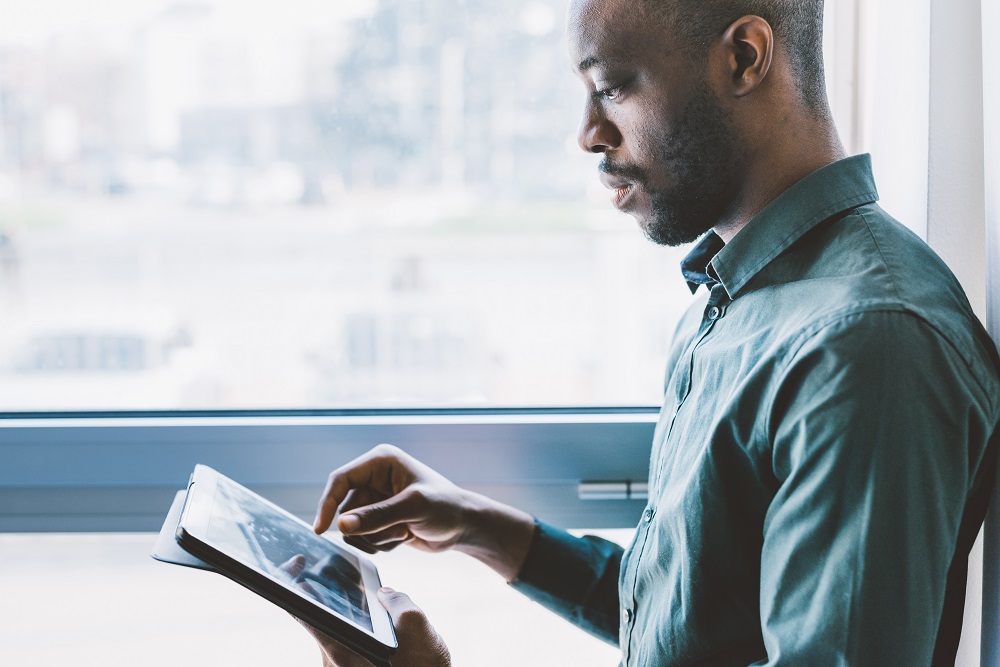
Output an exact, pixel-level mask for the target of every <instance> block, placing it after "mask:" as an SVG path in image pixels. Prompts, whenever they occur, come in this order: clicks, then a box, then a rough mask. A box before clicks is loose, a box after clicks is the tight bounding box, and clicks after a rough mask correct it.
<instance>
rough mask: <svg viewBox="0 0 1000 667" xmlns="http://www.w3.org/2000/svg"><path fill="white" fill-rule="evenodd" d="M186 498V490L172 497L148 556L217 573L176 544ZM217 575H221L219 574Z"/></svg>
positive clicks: (164, 561)
mask: <svg viewBox="0 0 1000 667" xmlns="http://www.w3.org/2000/svg"><path fill="white" fill-rule="evenodd" d="M186 496H187V490H181V491H178V492H177V495H175V496H174V501H173V502H172V503H170V511H169V512H167V518H166V520H165V521H164V522H163V527H162V528H160V534H159V535H157V536H156V544H154V545H153V553H152V554H150V555H151V556H152V557H153V558H155V559H156V560H158V561H161V562H163V563H171V564H173V565H183V566H184V567H193V568H196V569H198V570H208V571H209V572H218V570H216V569H215V568H214V567H212V566H211V565H209V564H208V563H206V562H205V561H203V560H201V559H199V558H195V557H194V556H192V555H191V554H189V553H188V552H187V551H184V549H182V548H181V545H179V544H177V537H176V533H177V524H179V523H180V522H181V510H183V509H184V498H185V497H186ZM219 574H222V573H221V572H219Z"/></svg>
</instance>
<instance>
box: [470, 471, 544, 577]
mask: <svg viewBox="0 0 1000 667" xmlns="http://www.w3.org/2000/svg"><path fill="white" fill-rule="evenodd" d="M464 493H465V498H464V499H463V500H464V502H463V503H462V507H463V514H464V516H463V525H464V530H463V534H462V537H461V538H460V539H459V542H458V544H457V545H456V546H455V548H456V549H457V550H458V551H461V552H462V553H465V554H468V555H470V556H472V557H473V558H475V559H477V560H479V561H481V562H483V563H485V564H486V565H489V566H490V567H491V568H493V570H495V571H496V572H497V574H499V575H500V576H502V577H503V578H504V579H505V580H506V581H508V582H509V581H513V580H514V579H516V578H517V575H518V573H519V572H520V571H521V567H522V566H523V565H524V561H525V559H526V558H527V555H528V551H529V549H530V548H531V541H532V538H533V537H534V534H535V518H534V517H533V516H531V515H530V514H528V513H527V512H524V511H522V510H519V509H517V508H515V507H511V506H509V505H504V504H503V503H500V502H497V501H495V500H493V499H491V498H488V497H486V496H483V495H481V494H478V493H473V492H471V491H464Z"/></svg>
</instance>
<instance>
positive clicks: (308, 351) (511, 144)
mask: <svg viewBox="0 0 1000 667" xmlns="http://www.w3.org/2000/svg"><path fill="white" fill-rule="evenodd" d="M564 12H565V0H519V1H517V2H502V3H497V2H478V1H472V0H467V1H461V0H455V1H452V2H439V1H437V0H368V1H361V2H351V3H342V2H329V1H320V0H283V1H282V2H271V1H269V2H259V3H246V2H241V1H239V0H195V1H191V2H187V1H185V2H180V1H174V0H95V2H91V3H84V4H81V3H77V2H72V1H71V0H9V1H8V2H7V3H6V4H5V12H4V15H5V18H4V21H3V22H2V25H0V319H2V321H3V322H4V326H3V327H2V328H0V410H59V409H143V408H164V409H171V408H261V407H267V408H282V407H352V406H421V405H432V406H462V405H566V404H571V405H587V404H656V403H658V402H659V395H660V392H661V386H662V374H663V361H664V357H665V349H666V344H667V341H668V340H669V338H670V335H671V333H672V330H673V327H674V325H675V322H676V320H677V318H678V317H679V315H680V313H681V312H682V311H683V309H684V307H685V305H686V304H687V303H688V302H689V301H690V298H691V297H690V294H689V293H688V292H687V290H686V288H685V286H684V284H683V281H682V280H681V278H680V273H679V271H678V269H677V262H678V260H679V258H680V257H681V256H682V254H683V252H682V251H679V250H669V249H663V248H657V247H654V246H653V245H652V244H650V243H649V242H648V241H646V240H645V239H644V238H643V236H642V234H641V232H640V231H639V230H638V229H637V227H636V225H635V223H634V222H633V221H632V220H631V218H628V217H626V216H623V215H621V214H619V213H617V212H615V211H614V209H613V208H612V207H611V205H610V203H609V195H608V193H607V191H605V190H604V188H603V187H602V186H601V185H600V183H599V182H598V180H597V173H596V169H595V167H596V164H597V159H596V157H595V156H587V155H584V154H583V153H582V152H581V151H580V150H579V148H578V147H577V145H576V140H575V132H576V127H577V125H578V121H579V113H580V110H581V108H582V104H581V103H582V99H583V90H582V88H580V85H579V83H578V82H577V81H576V80H575V77H574V76H573V75H572V73H571V71H570V68H569V65H568V62H567V58H566V55H565V44H564V40H563V20H564V18H563V17H564Z"/></svg>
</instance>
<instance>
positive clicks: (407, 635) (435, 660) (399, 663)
mask: <svg viewBox="0 0 1000 667" xmlns="http://www.w3.org/2000/svg"><path fill="white" fill-rule="evenodd" d="M378 599H379V601H380V602H381V603H382V606H383V607H385V608H386V610H387V611H388V612H389V616H391V617H392V625H393V627H394V628H395V629H396V641H397V642H398V643H399V650H398V651H396V653H395V655H393V656H392V667H450V666H451V653H449V652H448V647H447V646H445V643H444V640H443V639H441V635H439V634H438V633H437V631H436V630H435V629H434V628H433V626H431V624H430V622H429V621H428V620H427V617H426V616H424V612H423V611H421V610H420V607H418V606H417V605H415V604H413V600H411V599H410V598H409V596H408V595H406V594H405V593H397V592H396V591H394V590H392V589H389V588H381V589H379V592H378ZM299 623H301V624H302V627H304V628H305V629H306V630H307V631H309V634H311V635H312V636H313V638H314V639H315V640H316V643H317V644H319V650H320V653H321V654H322V656H323V667H374V665H372V663H370V662H369V661H368V660H365V659H364V658H362V657H361V656H359V655H358V654H357V653H355V652H354V651H352V650H351V649H349V648H347V647H346V646H344V645H343V644H341V643H340V642H338V641H337V640H336V639H334V638H332V637H330V636H328V635H325V634H323V633H322V632H320V631H319V630H317V629H316V628H314V627H312V626H311V625H309V624H308V623H303V622H302V621H299Z"/></svg>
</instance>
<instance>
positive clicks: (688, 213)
mask: <svg viewBox="0 0 1000 667" xmlns="http://www.w3.org/2000/svg"><path fill="white" fill-rule="evenodd" d="M735 153H736V140H735V132H734V130H733V127H732V124H731V123H730V120H729V117H728V116H727V115H726V113H725V111H724V110H723V109H722V107H721V106H720V105H719V102H718V100H717V99H716V97H715V96H714V95H713V94H712V92H711V91H710V90H709V89H708V86H707V85H705V84H701V86H699V87H698V88H697V89H696V90H695V91H694V92H693V93H692V95H691V97H690V99H689V100H688V103H687V105H686V106H685V107H684V109H683V111H682V112H681V115H680V117H679V118H678V119H677V121H676V123H675V124H674V128H673V130H672V131H671V132H670V133H669V134H667V135H666V136H664V137H662V138H661V140H660V142H659V147H658V150H657V155H658V161H659V164H658V165H657V166H658V168H660V169H662V170H663V172H664V173H666V174H667V175H668V177H669V178H670V181H671V183H672V184H671V186H670V188H669V189H659V190H654V189H652V188H651V187H650V186H649V176H648V174H647V173H646V170H644V169H642V168H640V167H638V166H635V165H628V164H618V163H616V162H614V161H613V160H611V158H610V157H607V156H605V158H604V160H603V161H602V162H601V164H600V166H599V169H600V170H601V171H603V172H606V173H608V174H611V175H615V176H621V177H622V178H627V179H629V180H631V181H633V182H635V183H636V186H637V187H642V188H643V189H644V190H646V191H647V192H648V193H649V196H650V215H649V219H648V220H646V221H645V224H643V225H642V228H643V231H644V232H645V234H646V237H647V238H648V239H649V240H650V241H653V242H654V243H658V244H660V245H667V246H678V245H682V244H684V243H690V242H691V241H694V240H695V239H697V238H698V237H699V236H701V235H702V234H704V233H705V232H707V231H708V230H710V229H711V228H712V227H714V226H715V225H717V224H718V223H719V221H720V218H721V217H722V215H723V214H724V213H725V211H726V209H727V208H729V206H730V205H731V204H732V201H733V199H734V198H735V196H736V194H737V192H738V191H739V185H738V181H737V170H738V165H737V164H736V162H735V159H734V155H735Z"/></svg>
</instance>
